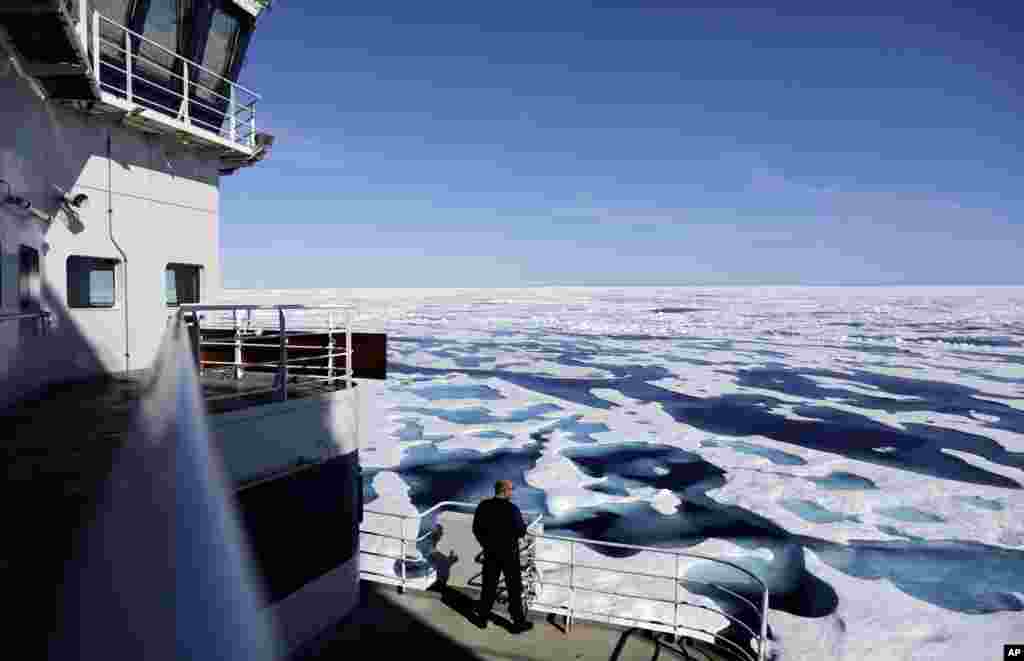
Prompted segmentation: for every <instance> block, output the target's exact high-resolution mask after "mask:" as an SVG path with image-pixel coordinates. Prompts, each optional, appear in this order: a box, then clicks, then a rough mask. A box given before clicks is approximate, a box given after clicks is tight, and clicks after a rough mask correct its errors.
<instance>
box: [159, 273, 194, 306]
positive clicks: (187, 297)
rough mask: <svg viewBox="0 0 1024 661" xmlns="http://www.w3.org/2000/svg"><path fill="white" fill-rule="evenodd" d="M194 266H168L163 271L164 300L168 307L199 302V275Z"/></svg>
mask: <svg viewBox="0 0 1024 661" xmlns="http://www.w3.org/2000/svg"><path fill="white" fill-rule="evenodd" d="M201 271H202V267H201V266H198V265H196V264H168V265H167V270H165V271H164V299H165V300H166V302H167V305H169V306H175V305H182V304H187V303H198V302H199V284H200V283H199V274H200V272H201Z"/></svg>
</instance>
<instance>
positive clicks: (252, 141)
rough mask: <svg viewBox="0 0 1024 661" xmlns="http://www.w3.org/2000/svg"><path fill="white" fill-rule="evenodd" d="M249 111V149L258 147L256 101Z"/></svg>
mask: <svg viewBox="0 0 1024 661" xmlns="http://www.w3.org/2000/svg"><path fill="white" fill-rule="evenodd" d="M251 106H252V110H251V112H250V113H249V149H256V102H255V101H253V102H252V104H251Z"/></svg>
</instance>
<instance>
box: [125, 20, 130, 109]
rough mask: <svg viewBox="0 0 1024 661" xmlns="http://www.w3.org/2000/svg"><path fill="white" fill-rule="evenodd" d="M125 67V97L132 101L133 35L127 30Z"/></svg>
mask: <svg viewBox="0 0 1024 661" xmlns="http://www.w3.org/2000/svg"><path fill="white" fill-rule="evenodd" d="M124 68H125V79H124V81H125V82H124V91H125V99H127V101H128V103H132V35H131V33H130V32H128V31H127V30H125V31H124Z"/></svg>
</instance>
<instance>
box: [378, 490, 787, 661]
mask: <svg viewBox="0 0 1024 661" xmlns="http://www.w3.org/2000/svg"><path fill="white" fill-rule="evenodd" d="M475 507H476V503H465V502H457V501H442V502H440V503H437V504H436V505H434V506H433V507H431V508H429V509H427V510H425V511H423V512H420V513H418V514H395V513H392V512H384V511H379V510H375V509H372V508H364V512H366V513H370V514H374V515H377V516H385V517H392V518H394V519H395V520H396V521H397V522H398V524H399V526H400V527H401V532H400V533H399V534H398V535H394V534H390V533H386V532H381V531H379V530H366V529H364V528H365V525H366V524H365V522H364V524H363V526H361V527H360V533H361V534H368V535H374V536H378V537H383V538H386V539H394V540H398V541H400V546H401V551H400V555H397V556H396V555H391V554H387V553H379V552H376V551H360V553H361V554H363V555H371V556H378V557H385V558H392V559H395V560H398V561H399V562H400V567H401V570H400V574H399V576H397V577H395V576H393V575H389V574H382V573H380V572H373V571H361V572H360V574H361V576H362V578H364V579H366V580H371V581H376V582H381V583H389V584H392V585H397V586H398V587H399V588H400V589H403V590H404V589H405V588H407V587H410V586H413V585H415V584H414V583H413V581H412V579H410V578H409V577H408V576H407V572H406V565H407V564H408V563H409V562H410V561H416V560H417V558H416V557H415V556H412V555H410V554H409V553H408V545H409V544H410V543H411V544H413V547H414V548H415V546H416V545H417V544H419V543H420V542H422V541H424V540H425V539H427V538H428V537H429V536H430V535H432V534H433V531H432V530H427V531H426V532H423V533H419V532H418V531H419V528H420V527H421V523H422V520H423V518H424V517H427V516H429V515H431V514H433V513H435V512H437V511H438V510H440V509H442V508H444V509H447V508H465V509H473V508H475ZM541 519H542V517H541V516H537V517H536V518H535V519H533V520H532V521H531V522H530V523H529V525H528V527H527V536H528V538H529V540H530V541H528V542H527V543H526V545H525V546H524V548H523V551H525V552H526V558H527V561H526V563H525V564H524V574H525V575H526V576H525V579H526V580H524V594H525V595H527V599H526V602H527V603H526V604H524V605H525V606H526V608H528V609H530V610H536V611H541V612H547V613H554V614H558V615H562V616H564V617H565V618H566V630H567V631H571V630H572V625H573V622H574V621H575V620H577V619H580V620H591V621H619V622H623V621H624V622H630V623H631V624H632V626H635V627H638V628H642V629H647V630H650V631H656V632H662V633H668V634H672V637H673V641H675V642H678V640H679V638H680V636H682V635H686V634H687V633H690V634H697V635H698V637H699V638H701V639H704V640H708V641H709V642H711V643H712V644H714V645H717V646H720V647H722V648H724V649H727V650H729V651H731V652H732V653H733V654H737V655H739V657H740V658H743V659H747V660H749V661H755V659H756V660H757V661H765V659H766V658H767V645H768V642H767V641H768V607H769V590H768V586H767V585H766V584H765V582H764V581H763V580H762V579H760V578H759V577H758V576H757V575H756V574H754V573H753V572H751V571H749V570H747V569H744V568H743V567H741V566H740V565H738V564H736V563H734V562H730V561H728V560H723V559H721V558H715V557H711V556H707V555H702V554H698V553H690V552H688V551H677V550H671V549H664V548H657V547H651V546H639V545H636V544H621V543H617V542H602V541H599V540H594V539H586V538H576V537H564V536H559V535H549V534H545V533H540V532H537V529H538V526H539V525H540V522H541ZM410 524H412V525H414V526H415V530H416V532H413V533H411V534H410V532H409V530H410V528H411V526H410ZM542 540H544V541H551V542H555V543H564V544H567V545H568V546H569V551H568V561H562V560H552V559H545V558H541V557H539V555H538V554H539V551H538V543H539V542H541V541H542ZM581 545H582V546H587V547H592V548H595V547H596V548H598V549H600V548H609V549H612V548H614V549H628V550H631V551H638V552H647V553H657V554H662V555H664V556H667V557H670V558H672V562H673V564H674V568H675V571H674V572H673V575H671V576H669V575H665V574H654V573H649V572H639V571H634V570H626V569H618V568H613V567H608V566H596V565H592V564H587V563H584V562H580V561H579V559H578V556H577V548H578V546H581ZM683 560H690V561H693V560H696V561H700V562H709V563H712V564H715V565H718V566H723V567H728V568H730V569H732V570H734V571H736V572H738V573H739V575H740V576H742V577H744V578H745V579H747V580H749V581H750V584H751V585H753V586H754V588H755V589H756V591H757V593H758V594H759V599H756V600H751V599H748V598H746V597H744V596H743V595H740V594H738V593H737V592H736V591H734V590H731V589H729V588H727V587H725V586H724V585H720V584H718V583H716V582H713V581H701V580H697V579H692V578H684V577H683V575H682V573H681V571H680V570H681V569H682V567H681V562H682V561H683ZM538 563H543V564H552V565H555V566H558V567H562V568H564V569H565V570H567V571H568V574H569V577H568V583H558V582H554V581H552V580H549V579H545V578H544V571H543V570H542V568H541V567H539V566H538ZM577 570H591V571H600V572H608V573H610V574H613V575H618V576H620V577H643V578H646V579H662V580H670V581H672V583H673V585H674V588H673V592H674V596H673V599H671V600H669V599H661V598H658V597H652V596H650V595H638V594H631V593H626V592H623V591H619V590H614V589H613V590H602V589H598V588H595V587H592V586H587V585H583V584H581V582H580V581H579V572H578V571H577ZM528 582H529V583H530V584H532V585H528V584H527V583H528ZM684 583H686V584H694V585H702V586H706V587H708V588H711V589H712V590H718V591H721V593H722V594H723V596H724V595H728V597H729V598H730V599H731V600H736V601H738V602H739V603H742V604H744V605H745V606H746V607H749V608H750V609H751V611H752V612H753V613H755V614H756V615H757V621H758V625H759V627H758V628H759V630H758V631H755V630H754V629H753V628H751V627H750V626H749V625H747V624H746V622H744V621H743V620H742V619H740V618H738V617H736V616H735V615H733V614H732V613H729V612H726V611H725V610H724V609H722V608H715V607H711V606H708V605H706V604H698V603H694V602H691V601H688V600H687V599H685V598H684V597H683V595H681V594H680V587H681V586H682V584H684ZM545 587H552V588H564V589H567V590H568V591H569V595H568V599H567V600H564V601H563V602H561V603H544V602H542V601H540V600H539V598H538V597H540V596H543V594H544V588H545ZM578 593H593V594H603V595H606V596H611V597H620V598H626V599H632V600H637V601H645V602H656V603H663V604H672V605H673V616H672V621H671V622H665V621H664V620H652V619H650V618H637V617H633V616H630V615H628V614H624V613H613V612H607V611H595V610H592V609H589V608H585V607H583V606H582V605H581V604H580V603H579V602H580V599H579V597H578ZM756 602H759V603H756ZM680 606H684V607H689V608H695V609H698V610H704V611H708V612H711V613H714V614H715V615H716V616H720V617H723V618H725V619H726V620H727V621H728V623H729V625H730V626H735V627H736V628H737V629H739V630H742V631H743V632H745V633H746V634H748V635H749V636H750V640H751V641H752V644H753V647H754V648H755V650H756V651H755V650H750V649H747V648H745V647H743V646H741V645H740V644H739V643H737V642H736V641H734V640H730V639H729V638H726V637H724V636H722V635H720V634H719V633H717V632H715V631H710V630H707V629H704V628H701V627H694V626H689V625H686V624H680V623H679V609H680Z"/></svg>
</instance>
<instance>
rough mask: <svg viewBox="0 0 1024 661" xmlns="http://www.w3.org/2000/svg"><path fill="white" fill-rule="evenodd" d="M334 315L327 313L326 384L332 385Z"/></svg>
mask: <svg viewBox="0 0 1024 661" xmlns="http://www.w3.org/2000/svg"><path fill="white" fill-rule="evenodd" d="M334 347H335V342H334V313H333V312H328V313H327V378H328V379H330V381H328V382H327V383H328V384H329V385H331V386H333V385H334Z"/></svg>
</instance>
